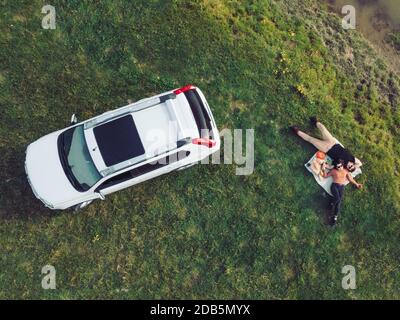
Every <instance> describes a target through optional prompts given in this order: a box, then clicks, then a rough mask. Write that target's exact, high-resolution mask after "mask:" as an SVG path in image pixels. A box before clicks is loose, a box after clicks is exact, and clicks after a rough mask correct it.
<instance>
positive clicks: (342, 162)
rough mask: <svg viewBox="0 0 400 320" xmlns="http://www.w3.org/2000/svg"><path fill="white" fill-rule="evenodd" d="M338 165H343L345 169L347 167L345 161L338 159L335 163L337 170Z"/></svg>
mask: <svg viewBox="0 0 400 320" xmlns="http://www.w3.org/2000/svg"><path fill="white" fill-rule="evenodd" d="M338 165H342V167H344V166H345V163H344V160H343V159H338V160H337V161H336V162H335V168H337V166H338Z"/></svg>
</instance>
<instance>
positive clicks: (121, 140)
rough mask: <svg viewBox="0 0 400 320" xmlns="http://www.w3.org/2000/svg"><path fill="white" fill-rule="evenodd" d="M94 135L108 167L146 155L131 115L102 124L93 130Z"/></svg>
mask: <svg viewBox="0 0 400 320" xmlns="http://www.w3.org/2000/svg"><path fill="white" fill-rule="evenodd" d="M93 133H94V136H95V138H96V141H97V145H98V147H99V150H100V153H101V155H102V157H103V160H104V163H105V165H106V166H107V167H110V166H113V165H115V164H117V163H120V162H123V161H126V160H128V159H132V158H136V157H138V156H141V155H143V154H144V153H145V151H144V147H143V144H142V141H141V139H140V136H139V133H138V130H137V128H136V125H135V121H134V120H133V117H132V116H131V115H126V116H123V117H121V118H118V119H115V120H113V121H110V122H107V123H104V124H101V125H99V126H97V127H95V128H93Z"/></svg>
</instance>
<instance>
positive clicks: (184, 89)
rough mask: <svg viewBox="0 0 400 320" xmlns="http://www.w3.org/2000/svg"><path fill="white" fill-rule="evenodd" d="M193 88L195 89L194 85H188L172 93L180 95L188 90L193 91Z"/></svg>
mask: <svg viewBox="0 0 400 320" xmlns="http://www.w3.org/2000/svg"><path fill="white" fill-rule="evenodd" d="M195 88H196V87H195V86H194V85H191V84H188V85H187V86H184V87H182V88H179V89H176V90H174V93H175V94H180V93H184V92H186V91H189V90H192V89H195Z"/></svg>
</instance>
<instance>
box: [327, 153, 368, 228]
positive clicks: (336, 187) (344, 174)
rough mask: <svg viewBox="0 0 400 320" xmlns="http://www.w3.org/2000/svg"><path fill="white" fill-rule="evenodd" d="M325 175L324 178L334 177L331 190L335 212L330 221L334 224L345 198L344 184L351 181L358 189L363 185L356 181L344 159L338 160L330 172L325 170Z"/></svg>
mask: <svg viewBox="0 0 400 320" xmlns="http://www.w3.org/2000/svg"><path fill="white" fill-rule="evenodd" d="M323 177H324V178H328V177H332V179H333V183H332V185H331V192H332V196H333V202H332V209H333V213H332V215H331V216H330V217H329V218H330V221H329V222H330V223H331V224H332V225H334V224H335V223H336V221H337V217H338V215H339V211H340V206H341V204H342V200H343V191H344V186H345V184H346V182H347V180H348V181H350V182H351V183H352V184H354V185H355V186H356V187H357V189H361V188H362V187H363V185H362V184H361V183H358V182H357V181H355V180H354V178H353V177H352V175H351V174H350V172H349V171H348V170H347V169H345V168H344V161H343V160H342V159H339V160H338V162H337V163H336V165H335V168H334V169H332V170H331V171H330V172H329V173H326V172H324V174H323Z"/></svg>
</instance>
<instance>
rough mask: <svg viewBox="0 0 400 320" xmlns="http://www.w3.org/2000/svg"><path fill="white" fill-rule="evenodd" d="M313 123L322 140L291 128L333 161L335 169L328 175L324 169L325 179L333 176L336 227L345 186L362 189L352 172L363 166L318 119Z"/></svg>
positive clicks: (333, 203) (312, 118)
mask: <svg viewBox="0 0 400 320" xmlns="http://www.w3.org/2000/svg"><path fill="white" fill-rule="evenodd" d="M310 121H311V123H312V124H313V125H314V126H315V127H317V128H318V129H319V131H320V132H321V135H322V140H321V139H317V138H314V137H311V136H310V135H308V134H306V133H304V132H303V131H300V129H299V128H298V127H296V126H292V127H290V128H291V129H292V130H293V132H294V133H295V134H296V135H298V136H299V137H300V138H302V139H303V140H305V141H307V142H310V143H311V144H312V145H314V146H315V147H316V148H317V149H319V150H320V151H322V152H323V153H326V154H327V155H328V156H329V157H330V158H332V160H333V165H334V169H333V170H331V171H330V172H329V173H326V172H325V170H324V168H322V170H321V171H322V174H321V176H323V177H324V178H327V177H329V176H332V178H333V183H332V186H331V192H332V195H333V202H332V207H333V214H332V215H331V216H330V224H331V225H334V224H335V223H336V221H337V217H338V214H339V211H340V205H341V202H342V199H343V190H344V185H345V183H346V182H347V180H348V181H350V182H351V183H352V184H354V185H355V186H356V187H357V188H358V189H361V188H362V184H359V183H357V182H356V181H355V180H354V178H353V177H352V176H351V174H350V172H354V171H355V170H356V169H357V168H359V167H361V166H362V163H361V161H360V160H358V159H357V158H356V157H354V156H353V155H352V154H351V153H350V152H349V151H348V150H347V149H345V148H343V147H342V146H341V145H340V144H339V142H338V140H337V139H336V138H334V137H333V136H332V134H331V133H330V132H329V131H328V130H327V129H326V128H325V126H324V125H323V124H322V123H321V122H319V121H318V119H317V118H316V117H311V118H310Z"/></svg>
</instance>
